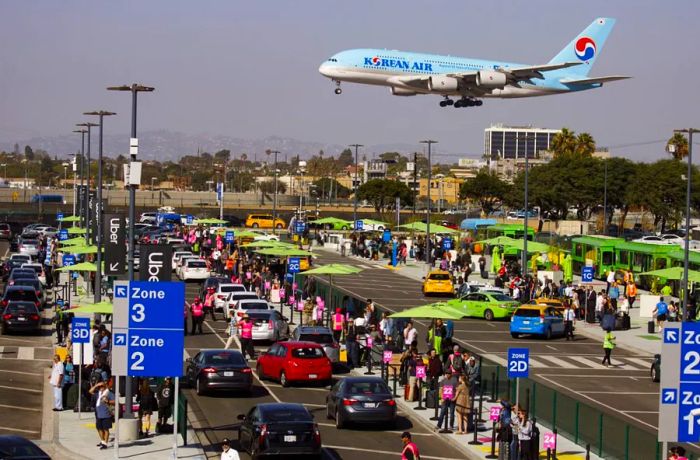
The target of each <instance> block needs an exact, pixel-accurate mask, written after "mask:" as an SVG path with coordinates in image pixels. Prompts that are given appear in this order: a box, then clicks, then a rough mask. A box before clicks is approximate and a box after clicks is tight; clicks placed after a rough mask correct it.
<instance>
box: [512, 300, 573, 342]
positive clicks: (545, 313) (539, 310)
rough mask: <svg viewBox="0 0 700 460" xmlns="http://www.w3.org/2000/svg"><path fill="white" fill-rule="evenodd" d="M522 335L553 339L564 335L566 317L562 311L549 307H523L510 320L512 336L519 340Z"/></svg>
mask: <svg viewBox="0 0 700 460" xmlns="http://www.w3.org/2000/svg"><path fill="white" fill-rule="evenodd" d="M522 334H531V335H538V336H542V337H544V338H545V339H551V338H552V337H554V336H555V335H564V315H563V313H562V311H561V309H559V308H556V307H552V306H549V305H523V306H521V307H520V308H518V309H517V310H515V313H513V316H512V317H511V319H510V335H511V336H512V337H513V338H514V339H517V338H518V337H520V336H521V335H522Z"/></svg>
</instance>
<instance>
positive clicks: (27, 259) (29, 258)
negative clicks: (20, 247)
mask: <svg viewBox="0 0 700 460" xmlns="http://www.w3.org/2000/svg"><path fill="white" fill-rule="evenodd" d="M10 260H22V261H24V262H25V263H30V262H31V261H32V256H30V255H27V254H19V253H17V252H15V253H13V254H10Z"/></svg>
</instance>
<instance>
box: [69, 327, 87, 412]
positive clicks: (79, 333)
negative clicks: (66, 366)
mask: <svg viewBox="0 0 700 460" xmlns="http://www.w3.org/2000/svg"><path fill="white" fill-rule="evenodd" d="M70 337H71V342H73V345H77V344H79V345H80V361H79V362H78V363H77V364H78V366H79V367H78V388H82V377H81V374H82V373H83V372H82V367H80V366H83V365H84V364H85V349H84V348H83V345H84V344H86V343H90V318H75V317H74V318H73V319H72V320H71V328H70ZM73 354H74V355H75V353H73ZM73 364H75V363H73ZM80 399H81V398H78V420H80V414H81V413H82V411H81V410H80Z"/></svg>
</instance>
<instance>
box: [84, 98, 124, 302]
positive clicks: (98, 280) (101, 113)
mask: <svg viewBox="0 0 700 460" xmlns="http://www.w3.org/2000/svg"><path fill="white" fill-rule="evenodd" d="M83 115H93V116H97V117H99V119H100V123H99V126H100V141H99V144H98V145H99V149H98V154H97V184H96V186H95V188H96V189H97V197H96V201H95V220H96V223H97V225H96V226H95V227H96V229H97V234H96V235H94V241H95V242H96V244H97V270H95V287H94V300H95V303H98V302H101V301H102V212H103V209H102V139H103V132H104V117H108V116H111V115H116V113H115V112H107V111H106V110H98V111H94V112H85V113H84V114H83Z"/></svg>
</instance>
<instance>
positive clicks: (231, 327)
mask: <svg viewBox="0 0 700 460" xmlns="http://www.w3.org/2000/svg"><path fill="white" fill-rule="evenodd" d="M226 330H227V331H228V339H226V345H225V346H224V349H226V350H228V349H229V347H230V346H231V344H232V343H233V339H234V338H235V337H236V331H237V330H238V321H237V320H236V312H235V311H234V310H229V311H228V327H227V328H226Z"/></svg>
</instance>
